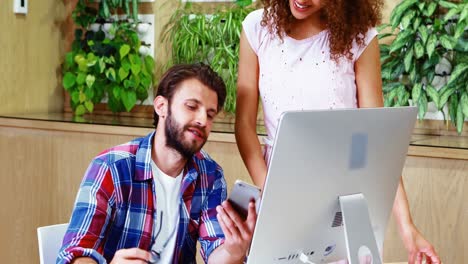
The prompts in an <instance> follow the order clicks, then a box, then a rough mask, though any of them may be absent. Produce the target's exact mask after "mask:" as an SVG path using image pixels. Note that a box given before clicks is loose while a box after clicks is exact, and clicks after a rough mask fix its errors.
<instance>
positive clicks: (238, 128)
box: [235, 31, 267, 188]
mask: <svg viewBox="0 0 468 264" xmlns="http://www.w3.org/2000/svg"><path fill="white" fill-rule="evenodd" d="M258 72H259V68H258V58H257V55H256V54H255V52H254V51H253V50H252V48H251V47H250V44H249V42H248V41H247V38H246V36H245V33H244V31H242V33H241V37H240V52H239V73H238V78H237V106H236V124H235V134H236V141H237V147H238V148H239V152H240V154H241V157H242V159H243V161H244V164H245V166H246V167H247V170H248V171H249V174H250V177H251V178H252V181H253V182H254V184H255V185H257V186H259V187H261V188H263V184H264V182H265V178H266V172H267V168H266V163H265V160H264V159H263V155H262V149H261V146H260V142H259V140H258V136H257V129H256V127H257V111H258V94H259V91H258Z"/></svg>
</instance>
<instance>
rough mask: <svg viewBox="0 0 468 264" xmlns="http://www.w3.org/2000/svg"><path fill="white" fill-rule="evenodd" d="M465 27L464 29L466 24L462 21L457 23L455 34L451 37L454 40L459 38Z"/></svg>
mask: <svg viewBox="0 0 468 264" xmlns="http://www.w3.org/2000/svg"><path fill="white" fill-rule="evenodd" d="M467 6H468V5H467ZM466 10H468V8H466ZM465 27H466V22H465V21H464V20H460V21H458V24H457V27H456V28H455V34H454V36H453V37H454V38H455V39H458V38H460V37H461V36H462V35H463V33H464V32H465Z"/></svg>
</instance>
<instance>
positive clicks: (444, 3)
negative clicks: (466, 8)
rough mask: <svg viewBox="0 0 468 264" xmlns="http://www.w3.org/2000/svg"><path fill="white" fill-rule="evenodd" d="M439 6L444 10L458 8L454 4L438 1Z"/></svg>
mask: <svg viewBox="0 0 468 264" xmlns="http://www.w3.org/2000/svg"><path fill="white" fill-rule="evenodd" d="M439 5H440V6H442V7H444V8H447V9H451V8H457V7H458V5H457V4H454V3H452V2H449V1H439Z"/></svg>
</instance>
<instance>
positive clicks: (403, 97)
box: [397, 85, 409, 106]
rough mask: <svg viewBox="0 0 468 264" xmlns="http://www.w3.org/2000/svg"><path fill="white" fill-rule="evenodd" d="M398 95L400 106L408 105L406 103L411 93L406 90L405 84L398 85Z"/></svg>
mask: <svg viewBox="0 0 468 264" xmlns="http://www.w3.org/2000/svg"><path fill="white" fill-rule="evenodd" d="M397 97H398V100H397V101H398V105H400V106H403V105H406V103H407V102H408V98H409V93H408V92H407V91H406V89H405V86H404V85H401V86H400V87H398V93H397Z"/></svg>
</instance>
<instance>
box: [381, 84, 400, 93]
mask: <svg viewBox="0 0 468 264" xmlns="http://www.w3.org/2000/svg"><path fill="white" fill-rule="evenodd" d="M400 85H403V84H401V83H400V82H390V83H384V85H383V87H382V91H383V92H384V93H388V92H390V91H391V90H393V89H395V88H397V87H398V86H400Z"/></svg>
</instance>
